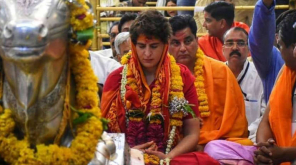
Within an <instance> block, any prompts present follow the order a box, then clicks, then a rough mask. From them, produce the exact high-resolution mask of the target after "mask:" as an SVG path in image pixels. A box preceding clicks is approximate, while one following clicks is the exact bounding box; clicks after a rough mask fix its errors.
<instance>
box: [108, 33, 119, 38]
mask: <svg viewBox="0 0 296 165" xmlns="http://www.w3.org/2000/svg"><path fill="white" fill-rule="evenodd" d="M117 34H118V33H110V34H109V35H110V38H115V37H116V36H117Z"/></svg>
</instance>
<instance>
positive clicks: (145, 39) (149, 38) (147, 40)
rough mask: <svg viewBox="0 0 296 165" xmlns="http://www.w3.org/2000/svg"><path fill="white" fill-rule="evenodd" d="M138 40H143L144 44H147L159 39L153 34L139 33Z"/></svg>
mask: <svg viewBox="0 0 296 165" xmlns="http://www.w3.org/2000/svg"><path fill="white" fill-rule="evenodd" d="M138 41H141V42H144V43H145V44H149V43H152V42H153V41H159V39H157V38H156V37H154V36H146V35H144V34H141V35H139V37H138Z"/></svg>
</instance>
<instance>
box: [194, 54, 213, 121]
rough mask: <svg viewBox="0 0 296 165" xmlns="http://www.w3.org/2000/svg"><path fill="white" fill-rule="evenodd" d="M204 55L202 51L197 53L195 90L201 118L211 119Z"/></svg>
mask: <svg viewBox="0 0 296 165" xmlns="http://www.w3.org/2000/svg"><path fill="white" fill-rule="evenodd" d="M204 56H205V55H204V53H203V51H202V50H201V49H198V50H197V52H196V59H197V60H196V62H195V67H194V76H195V82H194V85H195V88H196V91H197V96H198V101H199V107H198V108H199V112H200V116H201V117H209V116H210V109H209V103H208V96H207V94H206V90H205V85H204V77H203V73H204V69H203V65H204V58H205V57H204Z"/></svg>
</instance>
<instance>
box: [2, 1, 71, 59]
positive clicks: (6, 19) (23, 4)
mask: <svg viewBox="0 0 296 165" xmlns="http://www.w3.org/2000/svg"><path fill="white" fill-rule="evenodd" d="M69 18H70V14H69V9H68V6H67V5H66V3H65V1H63V0H0V55H1V57H2V58H3V60H4V61H5V60H9V61H10V62H17V63H20V62H25V63H31V62H33V63H34V62H36V60H37V61H39V60H41V59H46V60H51V59H52V60H54V59H57V58H60V57H61V56H63V55H64V54H65V50H66V47H67V41H68V39H67V33H68V30H69ZM48 57H49V58H48ZM46 60H45V61H46ZM42 61H44V60H42Z"/></svg>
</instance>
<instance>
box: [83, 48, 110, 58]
mask: <svg viewBox="0 0 296 165" xmlns="http://www.w3.org/2000/svg"><path fill="white" fill-rule="evenodd" d="M89 52H91V53H92V54H95V55H100V56H104V57H108V58H112V57H113V52H112V49H111V48H110V49H104V50H98V51H89Z"/></svg>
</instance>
